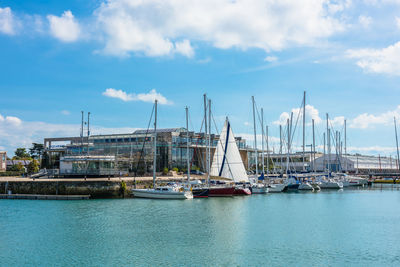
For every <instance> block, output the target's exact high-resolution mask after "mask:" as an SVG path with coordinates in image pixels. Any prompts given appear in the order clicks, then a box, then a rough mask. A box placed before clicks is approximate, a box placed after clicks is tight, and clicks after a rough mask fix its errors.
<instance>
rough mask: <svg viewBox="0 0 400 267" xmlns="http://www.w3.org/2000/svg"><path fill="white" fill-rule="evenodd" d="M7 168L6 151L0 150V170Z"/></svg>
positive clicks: (3, 170)
mask: <svg viewBox="0 0 400 267" xmlns="http://www.w3.org/2000/svg"><path fill="white" fill-rule="evenodd" d="M6 170H7V152H5V151H0V172H5V171H6Z"/></svg>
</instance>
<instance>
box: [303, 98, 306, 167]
mask: <svg viewBox="0 0 400 267" xmlns="http://www.w3.org/2000/svg"><path fill="white" fill-rule="evenodd" d="M305 157H306V91H304V97H303V171H305V166H304V164H305Z"/></svg>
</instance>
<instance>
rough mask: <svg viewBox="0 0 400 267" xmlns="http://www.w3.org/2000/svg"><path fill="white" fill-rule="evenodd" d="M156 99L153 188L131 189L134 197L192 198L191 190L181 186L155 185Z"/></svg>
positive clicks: (155, 108)
mask: <svg viewBox="0 0 400 267" xmlns="http://www.w3.org/2000/svg"><path fill="white" fill-rule="evenodd" d="M156 155H157V100H156V101H155V102H154V148H153V188H150V189H132V194H133V196H134V197H139V198H155V199H188V198H193V194H192V192H191V191H185V190H184V188H183V187H181V186H177V185H173V186H163V187H157V186H156V166H157V164H156V163H157V157H156Z"/></svg>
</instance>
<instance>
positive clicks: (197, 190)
mask: <svg viewBox="0 0 400 267" xmlns="http://www.w3.org/2000/svg"><path fill="white" fill-rule="evenodd" d="M185 110H186V166H187V167H186V168H187V188H188V189H189V190H191V191H192V194H193V197H194V198H205V197H208V193H209V189H208V188H203V187H198V186H192V184H191V183H190V169H191V168H190V160H189V157H190V153H189V108H188V107H186V108H185Z"/></svg>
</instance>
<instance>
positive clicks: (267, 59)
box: [264, 56, 278, 62]
mask: <svg viewBox="0 0 400 267" xmlns="http://www.w3.org/2000/svg"><path fill="white" fill-rule="evenodd" d="M277 60H278V58H277V57H274V56H266V57H265V58H264V61H267V62H275V61H277Z"/></svg>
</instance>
